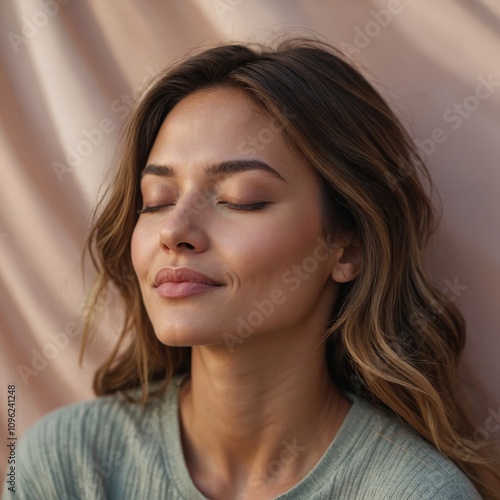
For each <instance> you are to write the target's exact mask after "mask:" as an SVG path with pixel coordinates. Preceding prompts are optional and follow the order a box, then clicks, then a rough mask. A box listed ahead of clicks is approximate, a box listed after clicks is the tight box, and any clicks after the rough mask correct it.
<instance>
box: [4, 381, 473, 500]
mask: <svg viewBox="0 0 500 500" xmlns="http://www.w3.org/2000/svg"><path fill="white" fill-rule="evenodd" d="M181 381H182V377H179V376H177V377H175V378H174V381H173V383H172V384H171V385H170V386H169V388H168V390H167V392H166V393H165V395H164V396H163V397H162V398H161V399H156V400H152V401H151V402H150V403H148V404H147V405H146V406H145V407H140V406H139V405H135V404H131V403H128V402H127V401H126V400H125V398H123V397H122V396H120V395H114V396H107V397H100V398H97V399H95V400H92V401H86V402H83V403H77V404H75V405H71V406H68V407H65V408H62V409H59V410H56V411H54V412H52V413H51V414H49V415H47V416H46V417H44V418H43V419H41V420H40V421H39V422H37V423H36V424H35V425H34V426H33V427H31V428H30V429H29V430H28V431H27V432H26V433H25V435H24V436H23V438H22V439H21V441H20V443H19V445H18V449H17V453H16V486H15V489H16V492H15V493H11V492H9V490H8V484H7V483H5V485H4V493H3V498H5V499H10V498H12V499H14V498H15V499H18V500H21V499H30V500H37V499H40V500H52V499H54V500H55V499H57V500H64V499H66V500H70V499H71V500H76V499H78V500H80V499H88V500H97V499H105V498H106V499H117V500H129V499H130V500H132V499H133V500H139V499H141V500H142V499H144V500H155V499H169V500H181V499H184V500H197V499H206V497H205V496H203V495H202V494H201V493H200V492H199V491H198V490H197V489H196V487H195V486H194V484H193V482H192V480H191V477H190V476H189V472H188V470H187V467H186V464H185V461H184V457H183V452H182V444H181V439H180V432H179V417H178V394H179V387H180V384H181ZM347 397H348V398H349V399H350V400H351V401H352V403H353V405H352V407H351V409H350V411H349V413H348V415H347V417H346V418H345V420H344V422H343V424H342V426H341V428H340V430H339V431H338V432H337V435H336V436H335V438H334V440H333V441H332V443H331V444H330V446H329V448H328V449H327V451H326V452H325V453H324V455H323V456H322V458H321V459H320V460H319V462H318V463H317V464H316V466H315V467H314V469H313V470H311V471H310V473H309V474H308V475H307V476H306V477H305V478H304V479H303V480H302V481H300V482H299V483H298V484H296V485H295V486H294V487H293V488H292V489H290V490H288V491H287V492H286V493H283V494H282V495H280V496H279V497H277V498H279V499H280V500H285V499H286V500H289V499H303V500H310V499H314V500H327V499H328V500H329V499H340V500H363V499H366V500H410V499H411V500H428V499H439V500H446V499H448V500H466V499H467V500H469V499H478V498H481V497H480V496H479V494H478V493H477V492H476V490H475V489H474V487H473V486H472V484H471V483H470V482H469V480H468V479H467V478H466V477H465V475H464V474H462V473H461V472H460V470H459V469H458V468H457V467H456V466H455V465H454V464H453V463H452V462H451V461H449V460H448V459H446V458H444V457H443V456H442V455H441V454H440V453H439V452H438V451H437V450H436V449H435V448H434V447H433V446H431V445H430V444H428V443H427V442H426V441H424V440H423V439H422V438H420V437H419V436H417V435H416V434H415V433H414V432H412V431H410V430H406V429H405V428H404V427H403V426H402V424H401V423H400V422H399V420H398V419H396V418H395V417H393V416H391V415H388V414H386V413H385V412H383V411H381V410H379V409H377V408H375V407H373V406H372V405H370V404H369V403H367V402H366V401H365V400H363V399H362V398H360V397H358V396H355V395H351V394H348V395H347ZM287 446H288V450H289V454H288V455H287V457H288V458H290V457H291V456H293V454H294V453H297V451H296V450H294V449H293V448H294V444H293V443H288V444H287ZM288 458H287V459H288ZM276 462H277V461H276ZM277 467H279V464H278V463H275V464H270V467H269V470H268V471H263V475H262V477H259V478H258V479H257V480H258V481H260V483H259V484H261V485H262V488H265V482H266V479H267V480H269V478H271V477H272V474H273V471H275V470H276V469H277ZM228 500H229V499H228Z"/></svg>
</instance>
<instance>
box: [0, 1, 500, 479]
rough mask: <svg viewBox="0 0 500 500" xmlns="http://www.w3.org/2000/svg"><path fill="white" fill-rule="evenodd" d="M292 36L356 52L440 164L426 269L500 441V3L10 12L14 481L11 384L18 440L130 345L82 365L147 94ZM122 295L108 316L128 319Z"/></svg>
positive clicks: (112, 333)
mask: <svg viewBox="0 0 500 500" xmlns="http://www.w3.org/2000/svg"><path fill="white" fill-rule="evenodd" d="M283 27H288V28H293V29H295V30H297V29H299V28H301V27H302V28H307V29H312V30H314V31H316V32H318V33H320V34H321V35H323V36H324V37H326V38H328V39H329V40H331V41H332V42H334V43H337V44H339V45H340V46H341V47H342V48H343V49H344V50H346V51H347V52H349V53H351V54H352V55H353V56H354V57H355V58H356V60H357V61H359V62H360V63H361V64H362V65H363V66H364V67H365V68H366V70H367V73H368V74H369V76H370V78H371V79H372V80H373V81H375V82H376V84H377V86H378V87H379V88H381V89H382V92H383V94H384V95H385V96H386V97H387V98H388V99H389V100H390V102H391V103H392V105H393V107H394V109H395V110H396V111H397V113H398V115H399V116H400V117H401V118H402V119H403V120H404V123H405V125H406V126H407V127H408V130H409V131H410V133H411V134H412V136H413V137H414V139H415V140H416V141H418V143H417V144H418V145H419V147H420V149H421V151H422V154H423V155H424V156H425V157H426V158H427V160H428V164H429V167H430V170H431V172H432V175H433V178H434V181H435V183H436V186H437V188H438V191H439V193H440V195H441V198H442V202H443V212H444V215H443V219H442V222H441V225H440V230H439V233H438V234H437V235H436V238H435V239H434V241H433V244H432V246H431V247H430V249H429V255H428V261H429V267H430V270H431V273H432V276H433V279H434V281H435V282H436V283H437V285H438V286H439V287H440V289H442V290H443V292H444V293H446V294H447V295H448V296H449V297H450V299H451V300H454V301H456V303H457V304H458V305H459V306H460V307H461V309H462V311H463V313H464V314H465V316H466V319H467V322H468V328H469V341H468V346H467V350H466V360H467V363H468V365H469V366H470V369H471V371H472V373H473V374H474V375H475V376H476V377H477V378H478V379H479V380H480V381H481V382H482V383H483V384H484V385H485V386H486V387H487V389H488V390H489V391H490V392H491V394H492V398H491V401H489V402H484V401H482V402H479V400H478V403H477V405H476V406H477V407H476V412H477V414H478V416H479V418H480V422H484V424H483V425H482V426H481V427H478V429H477V430H476V433H475V436H474V439H477V440H478V441H481V440H485V439H500V425H498V424H500V415H499V407H500V389H499V387H500V386H499V384H498V382H499V378H500V363H499V356H500V335H499V324H500V300H499V299H500V256H499V249H500V168H499V159H500V2H499V1H498V0H454V1H453V0H380V1H378V0H372V1H368V0H351V1H348V0H307V1H306V0H288V1H286V0H274V1H273V0H220V1H218V0H163V1H159V0H144V1H139V0H108V1H98V0H2V3H1V6H0V34H1V37H0V58H1V73H0V95H1V111H0V127H1V131H0V141H1V142H0V168H1V176H0V305H1V317H0V329H1V338H0V346H1V351H0V358H1V362H0V377H1V378H0V381H1V385H0V409H1V410H0V423H1V432H0V435H1V437H2V443H3V444H2V446H1V447H0V449H1V457H0V458H1V465H0V468H1V470H2V478H3V477H4V474H3V470H4V467H5V465H6V460H7V457H6V456H5V451H6V447H5V442H6V441H5V440H4V439H3V437H4V436H7V386H8V384H14V385H15V386H16V429H15V433H16V435H17V436H21V435H22V433H23V431H24V430H25V429H26V428H27V426H29V425H31V424H32V423H33V422H34V421H36V420H37V419H39V418H40V417H41V416H42V415H44V414H45V413H47V412H48V411H50V410H52V409H54V408H56V407H59V406H61V405H65V404H69V403H72V402H75V401H78V400H81V399H84V398H89V397H91V396H92V392H91V377H92V373H93V371H94V369H95V367H96V366H97V364H98V362H99V360H101V359H102V358H103V355H104V354H105V352H106V351H107V349H108V348H109V346H110V345H111V344H112V342H113V341H114V340H116V320H113V319H112V318H110V319H109V321H107V322H103V325H102V328H101V332H100V334H99V336H98V338H97V340H96V342H95V343H94V345H93V347H92V349H91V351H90V353H89V356H88V357H87V358H86V359H85V362H84V365H83V367H78V360H77V358H78V351H79V345H80V340H81V321H82V311H83V305H82V304H83V299H84V287H83V284H82V281H81V279H80V274H79V273H80V271H79V259H80V253H81V250H82V247H83V242H84V239H85V235H86V231H87V228H88V223H89V216H90V213H91V207H92V205H93V204H94V202H95V200H96V197H97V194H98V189H99V186H100V185H101V183H102V181H103V179H104V178H105V175H106V173H107V172H108V171H109V169H110V166H111V164H112V160H113V157H114V154H115V148H116V141H117V137H118V135H119V132H120V130H121V128H122V126H123V124H124V122H125V120H126V118H127V116H128V114H129V111H130V108H131V105H132V99H133V96H134V95H135V94H136V92H137V89H138V88H140V86H141V84H142V83H143V82H145V81H147V79H148V78H149V77H150V76H151V75H152V74H154V72H155V71H156V70H157V69H158V68H160V67H162V66H164V65H165V64H167V63H168V62H169V61H171V60H173V59H175V58H177V57H179V56H180V55H182V54H183V53H185V52H186V51H187V50H188V49H193V48H196V47H197V46H199V45H200V44H203V45H207V44H210V43H213V42H215V41H216V40H217V39H221V38H223V39H224V40H233V39H241V38H246V39H249V38H250V39H265V38H267V37H269V36H270V35H272V34H273V33H275V32H276V31H278V30H280V29H282V28H283ZM114 299H115V296H114V294H113V291H111V293H110V297H109V303H108V302H107V303H105V304H103V307H104V308H105V309H106V310H109V311H112V310H114V309H116V307H117V306H116V301H115V300H114ZM492 415H496V419H497V422H498V423H495V420H494V419H493V420H492V419H491V418H490V419H489V420H488V417H489V416H492ZM2 480H3V479H2Z"/></svg>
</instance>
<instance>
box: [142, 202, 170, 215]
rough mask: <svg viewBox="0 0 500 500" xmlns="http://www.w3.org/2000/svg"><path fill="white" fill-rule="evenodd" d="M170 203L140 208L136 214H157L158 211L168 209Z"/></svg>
mask: <svg viewBox="0 0 500 500" xmlns="http://www.w3.org/2000/svg"><path fill="white" fill-rule="evenodd" d="M171 205H172V204H171V203H164V204H163V205H153V206H151V207H144V208H141V209H140V210H137V213H138V214H139V215H140V214H150V213H153V212H158V210H161V209H162V208H165V207H169V206H171Z"/></svg>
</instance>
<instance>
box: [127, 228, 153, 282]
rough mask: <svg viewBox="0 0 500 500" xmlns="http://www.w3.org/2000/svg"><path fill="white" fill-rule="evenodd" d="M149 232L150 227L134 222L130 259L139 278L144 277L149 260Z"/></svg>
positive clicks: (150, 245)
mask: <svg viewBox="0 0 500 500" xmlns="http://www.w3.org/2000/svg"><path fill="white" fill-rule="evenodd" d="M151 233H152V231H151V228H149V229H148V228H147V227H145V225H144V224H141V223H140V222H139V223H137V224H136V226H135V228H134V232H133V233H132V239H131V241H130V256H131V259H132V266H133V267H134V271H135V273H136V275H137V277H138V278H139V280H140V279H143V278H144V277H145V275H146V273H147V270H148V264H149V261H150V260H151V252H152V245H153V242H152V239H151Z"/></svg>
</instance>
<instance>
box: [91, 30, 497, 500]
mask: <svg viewBox="0 0 500 500" xmlns="http://www.w3.org/2000/svg"><path fill="white" fill-rule="evenodd" d="M211 87H230V88H237V89H242V90H244V91H245V92H246V93H247V94H248V95H249V96H250V97H251V98H252V99H253V100H254V101H255V102H256V103H257V104H258V105H259V106H261V107H262V108H263V109H264V110H265V111H266V112H267V113H268V114H269V116H270V117H272V118H273V119H274V120H275V122H277V123H278V124H279V128H280V130H281V133H282V134H283V137H284V138H285V139H286V140H287V141H288V143H289V145H290V147H292V148H294V149H295V150H296V151H298V152H299V153H300V154H301V155H302V157H303V158H304V159H305V160H306V161H307V162H308V163H309V164H310V165H311V166H312V168H313V169H314V171H315V172H316V175H317V176H318V178H319V179H320V181H321V185H322V188H323V200H322V202H323V203H322V206H323V212H324V232H325V234H326V235H329V234H333V233H334V231H336V230H338V229H342V230H348V231H354V232H355V233H356V235H357V237H358V238H359V241H360V244H361V247H362V253H363V263H362V267H361V271H360V273H359V275H358V276H357V277H356V278H355V279H354V280H353V281H352V282H351V283H349V284H346V285H342V288H341V291H340V294H339V296H338V299H337V301H336V303H335V304H332V317H331V322H330V323H329V328H328V329H327V331H325V333H324V341H325V342H326V353H327V359H326V362H327V365H328V369H329V371H330V373H331V376H332V379H333V380H334V382H335V383H336V384H338V385H340V386H343V387H345V388H347V389H350V390H354V391H356V392H358V393H361V394H362V395H363V396H364V397H366V398H367V399H368V400H370V401H371V402H373V403H374V404H376V405H379V406H383V407H385V408H387V409H390V410H391V411H392V412H394V413H395V414H396V415H398V416H399V417H400V419H402V420H403V421H404V422H406V423H408V424H409V425H410V426H411V427H413V428H414V429H416V430H417V431H418V432H419V433H420V434H421V435H422V436H423V437H424V438H425V439H426V440H428V441H429V442H431V443H432V444H433V445H434V446H435V447H436V448H437V449H438V450H439V451H440V452H441V453H442V454H443V455H445V456H447V457H449V458H450V459H452V460H453V461H454V462H455V463H456V464H457V465H458V466H459V467H460V468H461V469H462V470H463V471H464V472H465V473H466V474H467V475H468V477H469V478H470V479H471V480H472V481H473V483H474V484H475V486H476V488H477V489H478V490H479V491H480V492H481V493H482V494H483V495H484V497H485V498H491V499H493V498H496V499H498V498H500V496H498V493H494V492H493V491H492V490H490V489H488V488H487V487H486V486H485V484H484V483H485V481H488V480H491V479H492V478H493V479H495V478H496V480H500V475H499V473H498V472H497V471H495V469H494V467H493V465H492V463H490V462H489V461H488V459H487V457H486V455H484V453H485V452H484V450H478V449H477V446H475V445H474V443H473V442H472V441H471V440H470V438H469V439H467V438H466V437H465V436H470V435H471V434H472V433H473V430H474V427H473V425H472V424H471V422H470V419H469V418H468V416H467V411H466V409H464V407H463V406H462V404H461V401H460V397H459V396H458V394H459V392H458V384H457V366H458V363H459V359H460V356H461V353H462V350H463V348H464V343H465V324H464V319H463V317H462V315H461V314H460V312H459V311H458V309H457V308H456V307H455V306H454V305H453V303H451V301H450V300H449V299H448V298H447V297H446V296H445V295H444V294H443V293H441V292H439V291H438V289H437V288H436V287H435V286H434V285H433V284H432V283H431V281H430V279H429V277H428V276H427V274H426V271H425V266H424V262H423V257H422V251H423V249H424V247H425V245H426V244H427V242H428V240H429V237H430V235H431V233H432V231H433V230H434V226H435V222H434V213H433V207H432V203H431V201H430V194H429V193H430V188H431V186H432V183H431V181H430V178H429V174H428V171H427V169H426V166H425V164H424V162H423V161H422V158H421V157H420V156H419V154H418V152H417V151H416V150H415V147H414V145H413V143H412V141H411V138H410V137H409V135H408V134H407V132H406V131H405V130H404V129H403V127H402V126H401V124H400V122H399V121H398V119H397V118H396V116H395V114H394V113H393V112H392V111H391V109H390V107H389V106H388V105H387V104H386V102H385V101H384V99H383V98H382V97H381V96H380V95H379V94H378V92H377V91H376V90H375V89H374V88H373V87H372V86H371V85H370V84H369V83H368V81H367V80H366V79H365V78H364V77H363V76H362V74H361V72H360V71H359V70H357V69H356V68H355V67H354V65H353V64H352V63H349V62H347V61H346V59H345V58H344V57H343V56H342V54H340V53H338V52H337V51H336V50H335V49H334V48H333V47H331V46H328V45H327V44H324V43H322V42H318V41H314V40H310V39H293V40H288V41H285V42H280V43H279V44H278V45H277V46H276V47H274V48H273V47H270V46H269V47H261V46H253V45H241V44H228V45H222V46H218V47H215V48H212V49H209V50H205V51H203V52H201V53H199V54H196V55H192V56H190V57H189V58H187V59H185V60H183V61H181V62H179V63H178V64H176V65H174V67H171V68H169V69H167V70H166V71H164V72H163V73H161V74H159V75H158V77H157V78H156V80H155V81H154V82H153V83H152V84H151V85H150V86H149V87H148V88H147V89H146V90H145V91H144V92H143V94H142V96H141V98H140V99H139V101H138V105H137V106H136V108H135V110H134V112H133V113H132V116H131V119H130V121H129V123H128V126H127V128H126V130H125V133H124V136H123V152H122V155H121V160H120V163H119V166H118V169H117V171H116V175H115V176H114V178H113V182H112V183H111V184H110V187H109V188H108V190H107V192H106V194H105V196H104V197H103V198H102V199H101V202H100V203H99V205H98V206H97V208H96V212H95V216H94V221H93V225H92V228H91V230H90V234H89V237H88V241H87V250H88V252H89V253H90V256H91V258H92V261H93V263H94V265H95V267H96V268H97V270H98V280H97V283H96V286H95V289H94V293H93V294H92V295H91V297H90V302H89V309H88V311H89V318H88V319H89V321H88V322H87V324H86V328H85V333H84V337H83V344H82V353H81V354H82V355H83V351H84V349H85V346H86V343H87V341H88V339H89V336H90V332H91V321H90V317H91V316H92V317H93V316H94V314H93V311H94V310H95V309H96V305H97V304H99V301H100V298H101V297H102V296H103V294H105V293H106V291H107V289H108V288H109V286H114V287H116V288H117V289H118V291H119V293H120V296H121V298H122V300H123V302H124V305H125V321H124V324H123V327H122V330H121V335H120V338H119V341H118V343H117V345H116V348H115V349H114V350H113V352H112V353H111V355H110V356H109V358H108V359H107V360H106V362H105V363H104V364H103V365H102V366H101V367H100V368H99V370H98V371H97V372H96V374H95V378H94V390H95V392H96V394H98V395H103V394H110V393H114V392H117V391H127V390H128V389H130V388H132V387H140V388H142V395H143V397H142V400H141V401H142V402H145V401H146V400H147V398H148V397H149V396H150V395H152V394H157V393H161V392H162V391H164V390H165V389H166V387H167V385H168V384H169V383H170V381H171V379H172V377H173V376H174V375H175V374H180V373H185V372H189V370H190V355H191V348H190V347H169V346H166V345H164V344H162V343H161V342H160V341H159V340H158V339H157V337H156V335H155V333H154V331H153V327H152V325H151V322H150V321H149V318H148V315H147V313H146V310H145V307H144V305H143V302H142V298H141V293H140V289H139V285H138V282H137V280H136V278H135V274H134V270H133V267H132V262H131V256H130V242H131V236H132V232H133V229H134V226H135V224H136V221H137V213H136V211H137V209H139V208H141V195H140V190H139V179H140V172H141V171H142V169H143V168H144V166H145V163H146V160H147V157H148V154H149V152H150V150H151V147H152V145H153V142H154V140H155V138H156V135H157V133H158V131H159V128H160V126H161V124H162V123H163V121H164V119H165V117H166V116H167V114H168V113H169V112H170V110H171V109H172V108H173V107H174V106H175V105H176V103H178V102H179V101H180V100H181V99H182V98H184V97H185V96H187V95H189V94H191V93H193V92H195V91H197V90H200V89H207V88H211ZM127 339H130V340H129V342H128V343H127V342H126V341H127ZM152 381H157V382H158V385H157V384H155V387H156V388H155V390H154V391H153V390H152V389H151V382H152Z"/></svg>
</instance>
